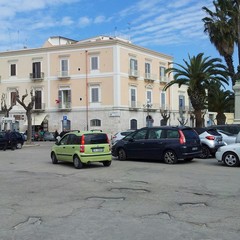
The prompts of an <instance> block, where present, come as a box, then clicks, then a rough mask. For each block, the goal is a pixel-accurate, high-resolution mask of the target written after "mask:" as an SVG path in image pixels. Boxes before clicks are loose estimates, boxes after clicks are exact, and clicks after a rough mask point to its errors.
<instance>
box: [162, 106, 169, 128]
mask: <svg viewBox="0 0 240 240" xmlns="http://www.w3.org/2000/svg"><path fill="white" fill-rule="evenodd" d="M160 114H161V116H162V118H163V119H162V120H161V126H166V125H167V122H168V119H169V118H170V113H168V110H162V109H160Z"/></svg>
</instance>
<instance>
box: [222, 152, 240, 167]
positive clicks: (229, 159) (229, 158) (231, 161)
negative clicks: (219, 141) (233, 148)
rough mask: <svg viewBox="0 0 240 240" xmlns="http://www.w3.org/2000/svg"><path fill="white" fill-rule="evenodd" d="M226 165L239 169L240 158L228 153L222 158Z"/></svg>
mask: <svg viewBox="0 0 240 240" xmlns="http://www.w3.org/2000/svg"><path fill="white" fill-rule="evenodd" d="M222 160H223V162H224V164H225V165H226V166H228V167H237V166H239V164H240V162H239V158H238V156H237V154H236V153H234V152H226V153H224V155H223V158H222Z"/></svg>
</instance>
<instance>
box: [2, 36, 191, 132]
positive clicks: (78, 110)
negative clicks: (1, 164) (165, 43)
mask: <svg viewBox="0 0 240 240" xmlns="http://www.w3.org/2000/svg"><path fill="white" fill-rule="evenodd" d="M172 62H173V58H172V57H171V56H168V55H164V54H161V53H158V52H155V51H152V50H149V49H146V48H142V47H139V46H136V45H134V44H132V43H131V42H130V41H127V40H124V39H119V38H117V37H113V38H112V37H105V36H99V37H96V38H91V39H87V40H84V41H74V40H71V39H67V38H63V37H51V38H49V39H48V40H47V41H46V42H45V43H44V45H43V47H41V48H36V49H22V50H17V51H6V52H1V53H0V95H1V96H2V94H4V95H5V96H6V103H7V105H8V106H11V105H13V108H12V110H11V111H10V115H9V117H10V118H14V119H15V120H16V122H17V123H18V125H17V128H18V129H17V130H19V131H25V130H26V128H27V122H26V114H25V110H24V109H23V108H22V107H21V106H20V105H19V104H18V103H16V89H17V90H18V91H19V95H20V97H21V96H22V95H24V94H25V93H26V90H27V91H28V93H29V92H30V91H31V90H32V91H33V94H34V95H35V104H34V109H33V114H32V125H33V126H35V127H34V128H35V130H38V129H40V128H41V129H43V130H49V131H54V130H56V129H57V130H58V131H62V130H63V128H66V129H79V130H87V129H88V130H91V129H101V130H103V131H106V132H108V133H109V134H113V133H115V132H117V131H120V130H126V129H137V128H141V127H144V126H151V125H161V124H163V115H164V114H165V115H166V116H168V114H169V119H168V124H171V125H179V123H180V121H182V122H184V123H187V125H190V126H193V125H194V120H193V118H192V117H191V107H190V104H189V99H188V96H187V91H186V88H185V87H181V88H178V86H177V85H176V86H172V87H171V88H169V89H168V90H167V91H163V87H164V86H165V85H166V83H167V82H169V81H171V80H172V75H166V74H165V70H166V69H167V68H169V67H170V66H171V64H172ZM29 99H30V98H29V96H28V97H27V98H26V99H25V101H26V102H27V101H29ZM1 117H3V113H2V115H1Z"/></svg>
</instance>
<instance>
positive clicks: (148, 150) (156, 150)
mask: <svg viewBox="0 0 240 240" xmlns="http://www.w3.org/2000/svg"><path fill="white" fill-rule="evenodd" d="M163 131H164V130H163V129H161V128H150V129H149V131H148V135H147V138H146V141H145V143H144V144H143V149H144V155H145V157H146V158H148V159H160V158H161V155H162V152H163V149H164V144H163V143H164V141H163V138H162V136H163V135H164V134H163Z"/></svg>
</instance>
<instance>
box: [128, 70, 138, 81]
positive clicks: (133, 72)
mask: <svg viewBox="0 0 240 240" xmlns="http://www.w3.org/2000/svg"><path fill="white" fill-rule="evenodd" d="M128 76H129V78H134V79H137V78H138V77H139V71H138V70H134V69H130V70H129V71H128Z"/></svg>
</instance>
